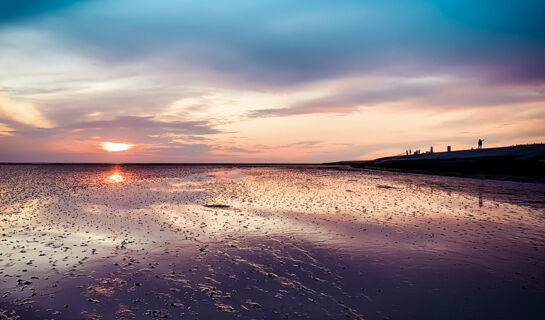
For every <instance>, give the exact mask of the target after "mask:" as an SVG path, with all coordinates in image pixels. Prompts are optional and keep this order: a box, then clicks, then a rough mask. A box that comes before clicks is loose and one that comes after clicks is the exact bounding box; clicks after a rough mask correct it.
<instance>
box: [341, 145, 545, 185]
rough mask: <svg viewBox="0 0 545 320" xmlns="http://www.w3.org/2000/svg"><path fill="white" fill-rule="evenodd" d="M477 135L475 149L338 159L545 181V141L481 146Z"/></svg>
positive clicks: (378, 166) (388, 167) (381, 166)
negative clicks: (372, 158) (495, 146)
mask: <svg viewBox="0 0 545 320" xmlns="http://www.w3.org/2000/svg"><path fill="white" fill-rule="evenodd" d="M482 141H484V140H483V139H479V142H480V143H479V144H478V148H477V149H471V150H458V151H452V150H451V148H450V146H448V147H447V151H446V152H431V151H432V149H430V152H426V153H420V150H416V151H414V153H413V154H411V153H410V151H409V152H408V154H407V153H406V154H404V155H401V156H393V157H384V158H379V159H375V160H368V161H341V162H336V163H335V164H348V165H352V166H355V167H362V168H372V169H386V170H398V171H407V172H417V173H432V174H444V175H454V176H475V175H485V176H487V175H491V177H493V176H525V177H529V178H530V180H539V181H543V182H545V144H543V143H536V144H527V145H517V146H509V147H499V148H486V149H483V148H482Z"/></svg>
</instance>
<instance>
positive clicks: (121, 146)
mask: <svg viewBox="0 0 545 320" xmlns="http://www.w3.org/2000/svg"><path fill="white" fill-rule="evenodd" d="M100 145H101V146H102V149H104V150H105V151H108V152H118V151H127V150H130V149H131V148H132V147H134V144H130V143H116V142H108V141H106V142H102V143H101V144H100Z"/></svg>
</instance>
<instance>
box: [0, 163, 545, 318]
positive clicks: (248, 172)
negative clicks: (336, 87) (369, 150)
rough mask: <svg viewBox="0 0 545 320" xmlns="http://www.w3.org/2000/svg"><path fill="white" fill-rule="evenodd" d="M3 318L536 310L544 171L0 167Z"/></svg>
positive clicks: (444, 314) (544, 281)
mask: <svg viewBox="0 0 545 320" xmlns="http://www.w3.org/2000/svg"><path fill="white" fill-rule="evenodd" d="M0 214H1V221H0V227H1V229H2V230H1V232H2V238H1V242H0V248H1V250H0V254H1V255H0V295H1V297H0V319H4V318H6V319H18V318H20V319H114V318H118V319H162V318H174V319H178V318H181V317H183V318H188V319H231V318H235V317H239V318H244V319H247V318H254V319H297V318H303V319H340V318H352V319H353V318H359V319H415V318H418V319H438V318H446V319H460V318H464V319H512V318H518V319H542V318H544V317H545V305H544V304H543V301H545V272H543V270H545V186H544V185H543V184H532V183H517V182H507V181H491V180H475V179H465V178H452V177H441V176H425V175H415V174H401V173H391V172H379V171H368V170H342V169H339V168H325V167H296V166H295V167H236V166H143V165H142V166H136V165H131V166H118V165H96V166H94V165H70V166H68V165H67V166H48V165H28V166H22V165H16V166H12V165H3V166H0Z"/></svg>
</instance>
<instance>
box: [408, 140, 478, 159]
mask: <svg viewBox="0 0 545 320" xmlns="http://www.w3.org/2000/svg"><path fill="white" fill-rule="evenodd" d="M483 142H484V139H478V140H477V149H482V148H483ZM471 150H474V149H473V148H471ZM450 151H451V148H450V146H448V147H447V152H450ZM426 153H433V146H431V147H430V151H428V152H426ZM419 154H421V152H420V149H418V150H415V151H414V152H413V151H412V150H411V149H409V150H405V155H407V156H410V155H419Z"/></svg>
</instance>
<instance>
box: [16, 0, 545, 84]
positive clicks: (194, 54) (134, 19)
mask: <svg viewBox="0 0 545 320" xmlns="http://www.w3.org/2000/svg"><path fill="white" fill-rule="evenodd" d="M10 2H11V1H10ZM408 7H409V8H410V10H406V9H407V8H408ZM72 9H73V10H68V11H63V12H62V14H59V15H54V16H53V15H50V16H47V17H46V18H44V19H39V20H37V21H35V24H34V25H33V26H34V28H37V29H42V30H47V32H49V33H53V34H56V35H57V37H58V38H60V39H62V40H63V41H65V42H68V43H72V48H75V50H80V51H81V52H82V54H87V55H92V56H94V57H98V58H99V59H100V60H101V61H103V62H108V63H110V64H120V63H127V62H133V61H140V60H147V61H148V62H149V63H152V60H153V63H154V64H156V66H155V67H157V68H161V69H162V70H164V71H171V72H177V73H184V72H186V71H187V70H188V67H189V66H191V65H197V66H200V67H201V68H202V69H208V70H213V71H214V72H215V73H217V74H222V75H227V76H228V77H230V78H232V79H243V80H244V81H245V84H246V85H248V84H253V85H254V86H270V85H275V86H278V85H280V86H281V85H289V84H296V83H301V82H308V81H315V80H317V79H327V78H334V77H339V76H346V75H350V74H361V73H369V72H379V71H380V72H389V73H398V72H403V71H410V72H413V73H414V72H421V73H428V72H431V71H435V72H445V71H446V72H453V70H456V69H458V68H460V69H464V68H465V70H466V72H470V73H472V74H473V75H478V76H479V77H482V78H489V80H496V81H512V82H513V81H514V82H524V81H543V80H544V79H545V63H544V62H543V61H542V60H543V59H540V57H541V56H543V55H545V45H544V44H543V43H545V42H544V41H543V40H544V39H545V31H543V30H545V22H543V19H542V17H541V15H540V14H539V13H540V12H543V10H544V9H545V4H544V3H543V2H540V1H530V0H528V1H521V2H517V4H513V3H512V2H510V1H497V2H496V3H495V5H494V10H490V8H489V6H484V5H481V4H480V3H478V2H475V1H470V0H462V1H457V2H456V6H455V7H453V6H452V4H450V3H449V1H446V0H440V1H434V2H433V3H430V2H429V1H380V2H367V1H342V2H328V1H296V2H294V1H260V2H259V4H258V3H252V2H248V1H238V2H234V3H228V4H226V3H225V2H223V1H201V2H194V1H174V0H157V1H153V2H146V3H139V4H138V5H134V2H133V1H130V0H115V1H90V2H84V3H83V4H81V5H78V6H77V7H74V8H72ZM241 17H243V18H241ZM97 21H100V23H101V25H102V26H104V28H106V29H107V30H108V32H103V30H104V28H96V24H97ZM30 25H32V24H28V25H27V26H30ZM154 57H155V58H156V59H154ZM472 70H473V71H472ZM218 77H219V76H218Z"/></svg>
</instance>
